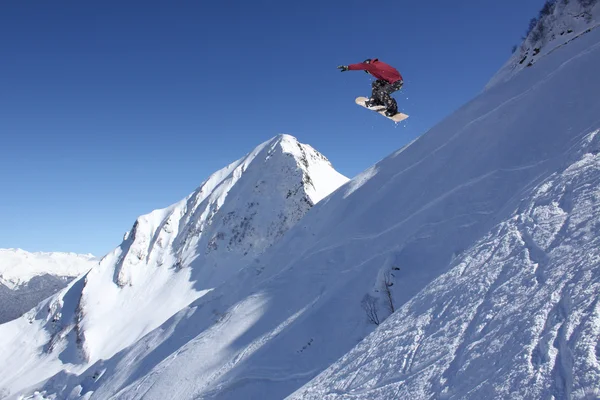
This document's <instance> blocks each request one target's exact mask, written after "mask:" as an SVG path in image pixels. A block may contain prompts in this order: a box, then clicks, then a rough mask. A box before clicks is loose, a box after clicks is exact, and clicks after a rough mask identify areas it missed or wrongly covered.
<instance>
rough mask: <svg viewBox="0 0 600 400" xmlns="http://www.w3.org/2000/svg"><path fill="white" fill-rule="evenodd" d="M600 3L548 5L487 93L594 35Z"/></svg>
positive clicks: (576, 0)
mask: <svg viewBox="0 0 600 400" xmlns="http://www.w3.org/2000/svg"><path fill="white" fill-rule="evenodd" d="M599 18H600V2H598V1H597V0H590V1H581V0H568V1H564V0H557V1H554V2H552V1H548V2H547V3H546V5H545V6H544V8H543V10H542V11H541V12H540V16H539V18H537V19H534V20H532V26H531V27H530V31H529V33H528V34H527V37H526V38H525V39H524V41H523V43H522V44H521V46H519V47H518V48H517V51H515V53H514V54H513V55H512V56H511V57H510V58H509V60H508V61H507V62H506V64H505V65H504V66H503V67H502V68H501V69H500V70H499V71H498V72H497V73H496V74H495V75H494V77H493V78H492V79H491V80H490V81H489V83H488V84H487V85H486V89H489V88H491V87H493V86H494V85H496V84H498V83H500V82H505V81H507V80H509V79H511V78H512V77H513V76H514V75H516V74H517V73H519V72H520V71H522V70H523V69H525V68H528V67H532V66H534V65H535V63H536V62H538V61H539V60H541V59H542V58H544V57H545V56H547V55H548V54H551V53H552V52H553V51H555V50H556V49H557V48H560V47H562V46H565V45H567V44H569V43H570V42H572V41H573V40H576V39H578V38H580V37H581V36H583V35H585V34H587V33H590V32H591V31H592V30H594V29H596V28H597V27H598V26H599V25H600V21H599Z"/></svg>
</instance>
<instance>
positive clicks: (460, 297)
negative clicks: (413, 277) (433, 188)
mask: <svg viewBox="0 0 600 400" xmlns="http://www.w3.org/2000/svg"><path fill="white" fill-rule="evenodd" d="M571 150H574V151H572V154H573V156H574V159H573V160H571V161H570V163H569V164H568V165H567V166H566V168H563V169H561V170H560V171H558V172H556V173H554V174H552V175H551V176H550V177H548V178H547V179H546V180H545V181H543V182H542V183H540V184H539V185H537V186H536V187H534V188H533V189H532V190H530V191H529V195H528V197H527V198H526V199H524V200H523V201H522V202H521V205H520V206H519V207H518V209H517V210H516V211H515V212H514V214H513V215H512V216H511V217H510V218H509V219H507V220H505V221H503V222H502V223H500V224H498V225H497V226H495V227H494V228H493V229H492V230H491V231H490V232H489V233H488V234H486V235H485V236H484V237H483V238H482V239H480V240H479V241H478V242H477V243H476V244H475V245H474V246H472V247H470V248H469V249H468V250H467V251H465V252H464V253H463V254H461V255H460V256H459V257H458V258H457V259H456V260H454V261H453V262H452V263H451V264H450V270H449V271H448V272H447V273H445V274H443V275H442V276H440V277H439V278H437V279H436V280H434V281H433V282H432V283H431V284H429V285H427V286H426V287H425V288H424V289H423V290H422V291H421V292H419V293H418V294H417V295H416V296H415V297H414V298H412V299H411V300H410V301H409V302H408V303H407V304H405V305H404V306H403V307H402V308H400V310H399V311H398V312H396V313H395V314H393V315H392V316H391V317H390V318H389V319H388V320H386V321H385V323H384V324H382V325H381V326H380V327H379V329H378V330H377V331H376V332H375V333H374V334H372V335H370V336H369V337H367V338H366V339H365V340H364V341H362V342H361V343H360V344H359V345H358V346H357V348H356V349H354V350H353V351H351V352H350V353H349V354H347V355H346V356H344V357H343V358H342V359H341V360H340V361H338V362H337V363H335V364H334V366H332V367H331V368H329V369H328V370H327V371H326V372H324V373H322V374H321V375H319V376H318V377H317V378H316V379H314V380H313V381H312V382H311V383H309V384H308V385H306V386H305V387H304V388H302V389H301V390H299V391H298V392H297V393H295V395H294V396H292V398H297V399H319V400H321V399H338V398H339V399H346V398H347V399H350V398H351V399H431V398H434V399H451V398H452V399H454V398H456V399H473V400H475V399H509V398H510V399H550V398H554V399H596V398H598V396H600V353H599V352H598V350H599V347H598V346H599V344H600V297H599V294H600V155H599V154H600V131H598V130H596V131H594V132H593V133H591V134H589V135H587V136H586V137H585V138H584V139H583V140H580V141H579V142H577V143H576V144H575V148H574V149H571Z"/></svg>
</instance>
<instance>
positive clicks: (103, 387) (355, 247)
mask: <svg viewBox="0 0 600 400" xmlns="http://www.w3.org/2000/svg"><path fill="white" fill-rule="evenodd" d="M571 1H573V0H571ZM599 69H600V30H598V29H593V30H591V31H589V32H587V33H584V34H582V35H580V36H579V37H578V38H577V39H576V40H573V41H571V42H569V43H568V45H565V46H559V47H556V49H555V50H554V51H552V52H549V53H548V54H546V56H545V57H543V58H539V59H538V61H537V62H536V63H535V64H533V65H532V66H531V67H530V68H525V69H523V70H522V71H520V72H519V73H516V74H514V75H513V76H511V77H510V79H507V80H504V81H502V82H497V83H496V84H494V85H491V86H490V87H488V89H487V90H486V91H485V92H483V93H482V94H481V95H479V96H478V97H476V98H475V99H473V100H472V101H471V102H469V103H467V104H466V105H465V106H463V107H462V108H461V109H459V110H458V111H457V112H456V113H454V114H453V115H451V116H450V117H448V118H447V119H446V120H444V121H443V122H442V123H440V124H439V125H437V126H436V127H434V128H433V129H432V130H430V131H429V132H427V133H426V134H424V135H423V136H421V137H420V138H419V139H418V140H415V141H414V142H412V143H411V144H410V145H408V146H406V147H405V148H403V149H402V150H401V151H397V152H395V153H393V154H392V155H390V156H389V157H387V158H385V159H384V160H382V161H381V162H379V163H378V164H377V165H375V166H373V167H371V168H369V169H368V170H367V171H365V173H363V174H361V175H360V176H358V177H357V178H356V179H355V180H353V181H351V182H350V183H349V184H347V185H345V186H343V187H341V188H340V189H339V190H337V191H335V192H334V193H332V194H331V195H330V196H328V197H326V198H324V199H323V200H322V201H321V202H319V203H318V204H317V205H316V206H315V207H313V208H312V209H311V210H310V211H309V212H307V213H306V215H305V216H304V218H303V219H302V220H301V221H300V222H299V223H297V224H296V225H294V227H292V228H291V229H290V230H289V231H288V232H287V233H286V234H285V235H284V236H283V237H282V238H281V239H280V240H278V241H277V242H276V243H275V244H274V245H273V246H272V247H270V248H269V249H268V250H267V251H265V252H264V253H262V254H260V255H257V256H256V257H255V258H254V259H253V261H252V262H250V263H249V264H247V265H246V267H245V268H242V269H240V270H238V271H237V272H236V273H234V274H231V275H229V276H228V277H227V278H224V279H223V280H222V283H221V284H219V285H215V287H214V288H213V289H212V290H211V291H210V292H208V293H206V294H205V295H204V296H203V297H200V298H198V299H196V300H195V301H193V302H192V303H190V304H189V305H187V306H184V307H183V308H182V309H181V310H180V311H179V312H178V313H176V314H175V315H173V316H172V317H171V318H169V319H168V320H166V321H165V322H164V323H163V324H162V325H160V326H159V327H157V328H156V329H153V330H151V331H149V332H148V334H146V335H145V336H144V337H142V338H140V339H139V340H137V341H135V343H132V344H131V345H130V346H129V347H127V348H124V349H122V350H121V351H119V352H118V353H116V354H115V355H113V356H112V357H110V358H107V359H105V360H99V361H97V362H95V363H94V364H93V365H90V366H89V368H87V369H85V370H75V369H69V368H64V369H63V370H62V371H61V372H59V373H57V374H56V375H54V376H52V377H51V378H50V379H43V378H44V375H43V374H38V375H37V376H38V377H39V378H40V382H39V383H34V381H33V377H35V374H34V375H30V378H29V380H28V381H27V382H24V381H21V382H19V383H17V384H16V383H14V380H4V381H2V380H0V388H4V389H0V391H1V390H4V393H5V394H6V395H8V396H11V397H12V398H17V397H18V396H19V395H20V394H22V395H25V396H32V395H35V392H36V391H37V392H38V394H41V395H42V396H44V398H60V399H109V398H113V399H145V400H152V399H157V400H158V399H165V398H177V399H200V398H201V399H209V398H210V399H281V398H285V397H286V396H289V397H291V398H307V399H313V398H314V399H317V398H318V399H334V398H341V399H389V398H407V399H438V398H439V399H444V398H447V399H463V398H464V399H482V398H511V399H537V398H547V399H551V398H553V399H577V398H584V396H587V397H589V396H590V395H592V396H593V395H594V394H595V393H598V390H599V388H598V382H599V381H600V362H599V360H600V350H599V349H600V345H599V341H600V308H599V307H600V306H599V304H600V303H599V301H600V300H599V298H600V271H599V262H600V250H599V248H600V247H599V245H600V243H598V241H599V239H598V238H599V234H600V191H599V189H598V188H599V187H600V133H599V130H600V96H599V93H600V76H599V75H598V70H599ZM136 236H137V234H136ZM184 259H185V258H184ZM117 275H118V274H117ZM126 276H128V277H129V279H127V280H125V281H124V282H125V283H126V286H124V287H127V285H129V284H130V282H133V284H134V285H135V284H136V282H137V279H138V276H137V275H136V274H134V273H132V274H129V275H126ZM386 288H387V289H389V295H388V293H387V292H386ZM369 299H371V300H370V301H368V302H367V303H366V304H371V305H373V306H374V307H375V309H376V312H377V315H376V320H377V321H379V322H380V325H379V326H378V327H376V326H375V325H374V324H372V323H370V321H369V319H368V318H367V315H366V313H365V311H364V309H363V306H362V305H363V304H365V300H369ZM390 300H391V301H390ZM392 311H394V313H392ZM114 313H116V311H113V314H114ZM83 318H84V319H85V316H84V317H83ZM18 321H19V323H20V324H22V326H16V324H15V325H14V330H13V332H15V334H18V333H20V334H21V337H22V338H23V340H28V341H32V340H35V339H36V338H35V336H32V335H31V334H28V335H24V334H23V332H28V331H27V330H26V329H27V326H26V325H27V321H26V320H24V319H23V318H21V319H19V320H18ZM38 321H39V320H36V319H34V320H33V322H32V323H33V324H36V323H40V322H38ZM5 325H8V324H5ZM2 327H3V326H0V329H1V328H2ZM33 332H40V330H35V329H34V330H33ZM0 334H2V337H5V336H4V334H3V332H2V331H1V330H0ZM40 342H43V341H40ZM25 347H26V348H30V346H25ZM1 355H2V354H1V353H0V356H1ZM33 357H34V358H32V360H34V361H33V362H31V363H29V364H28V365H26V366H24V367H22V368H24V369H22V371H28V369H29V368H35V367H36V364H35V362H39V357H40V356H39V355H37V354H35V355H34V356H33ZM35 357H38V358H35ZM3 359H4V358H3V357H2V358H0V360H3ZM25 359H27V360H29V358H27V356H25ZM21 362H23V361H22V360H21ZM0 365H3V364H2V362H0ZM21 365H22V364H21ZM46 365H47V364H46ZM15 368H21V366H19V365H13V366H11V368H10V369H9V370H13V369H15ZM0 377H2V378H3V374H1V373H0ZM2 378H0V379H2ZM13 379H14V378H13ZM25 386H28V387H27V388H25Z"/></svg>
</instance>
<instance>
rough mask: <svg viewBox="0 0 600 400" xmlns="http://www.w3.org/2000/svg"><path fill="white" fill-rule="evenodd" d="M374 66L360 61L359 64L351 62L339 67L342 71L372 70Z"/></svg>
mask: <svg viewBox="0 0 600 400" xmlns="http://www.w3.org/2000/svg"><path fill="white" fill-rule="evenodd" d="M372 68H373V66H372V65H371V64H367V63H358V64H350V65H340V66H339V67H338V69H339V70H341V71H342V72H344V71H361V70H363V71H370V70H371V69H372Z"/></svg>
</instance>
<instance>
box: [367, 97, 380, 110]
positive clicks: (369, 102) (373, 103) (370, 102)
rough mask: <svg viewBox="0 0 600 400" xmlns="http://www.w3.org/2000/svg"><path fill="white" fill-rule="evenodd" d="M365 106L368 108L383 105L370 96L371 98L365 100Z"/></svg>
mask: <svg viewBox="0 0 600 400" xmlns="http://www.w3.org/2000/svg"><path fill="white" fill-rule="evenodd" d="M365 106H366V107H369V108H371V107H378V106H379V107H381V106H383V104H381V103H380V102H378V101H377V100H375V99H373V98H371V99H369V100H367V101H365Z"/></svg>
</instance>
